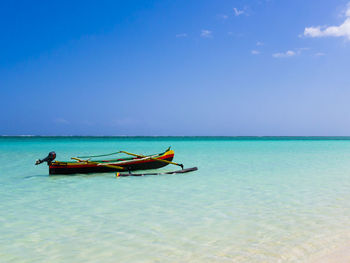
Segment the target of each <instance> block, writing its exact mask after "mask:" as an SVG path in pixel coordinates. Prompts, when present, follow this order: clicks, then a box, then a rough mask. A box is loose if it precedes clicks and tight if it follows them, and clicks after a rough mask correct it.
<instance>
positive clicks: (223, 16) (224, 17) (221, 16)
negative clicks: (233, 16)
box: [218, 14, 228, 20]
mask: <svg viewBox="0 0 350 263" xmlns="http://www.w3.org/2000/svg"><path fill="white" fill-rule="evenodd" d="M218 17H219V18H221V19H223V20H226V19H228V15H225V14H221V15H218Z"/></svg>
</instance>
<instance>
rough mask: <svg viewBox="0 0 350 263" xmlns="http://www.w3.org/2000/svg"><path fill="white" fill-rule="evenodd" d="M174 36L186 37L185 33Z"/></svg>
mask: <svg viewBox="0 0 350 263" xmlns="http://www.w3.org/2000/svg"><path fill="white" fill-rule="evenodd" d="M176 37H187V34H186V33H181V34H176Z"/></svg>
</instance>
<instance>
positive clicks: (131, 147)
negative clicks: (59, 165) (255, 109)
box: [0, 137, 350, 263]
mask: <svg viewBox="0 0 350 263" xmlns="http://www.w3.org/2000/svg"><path fill="white" fill-rule="evenodd" d="M168 146H172V148H173V149H174V150H175V159H174V161H177V162H182V163H183V164H184V165H185V167H192V166H198V168H199V170H198V171H196V172H193V173H189V174H184V175H180V174H178V175H160V176H144V177H125V178H120V177H119V178H116V177H115V174H113V173H106V174H92V175H76V176H49V175H48V167H47V166H46V165H45V164H42V165H40V166H35V165H34V163H35V160H36V159H38V158H43V157H45V156H46V155H47V153H48V152H50V151H56V153H57V159H58V160H68V159H69V158H70V157H71V156H77V155H85V154H102V153H109V152H115V151H118V150H126V151H130V152H136V153H144V154H151V153H158V152H162V151H164V150H165V149H166V148H167V147H168ZM172 169H177V167H171V166H167V167H165V168H163V170H172ZM349 242H350V139H349V138H346V137H345V138H331V137H330V138H308V137H305V138H274V137H268V138H264V137H262V138H253V137H250V138H249V137H248V138H230V137H208V138H205V137H0V262H6V263H7V262H36V263H37V262H52V263H55V262H75V263H78V262H82V263H87V262H113V263H114V262H162V263H163V262H165V263H166V262H308V261H310V260H312V259H313V258H314V257H317V256H320V255H321V256H322V255H323V254H327V253H329V252H331V251H333V250H334V249H336V248H338V247H341V246H343V245H346V244H349Z"/></svg>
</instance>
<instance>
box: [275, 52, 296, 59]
mask: <svg viewBox="0 0 350 263" xmlns="http://www.w3.org/2000/svg"><path fill="white" fill-rule="evenodd" d="M296 54H297V53H296V52H295V51H293V50H288V51H286V52H284V53H275V54H273V55H272V56H273V57H274V58H289V57H293V56H295V55H296Z"/></svg>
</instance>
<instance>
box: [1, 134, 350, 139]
mask: <svg viewBox="0 0 350 263" xmlns="http://www.w3.org/2000/svg"><path fill="white" fill-rule="evenodd" d="M0 138H150V139H151V138H173V139H176V138H184V139H192V138H193V139H196V138H198V139H233V140H350V136H223V135H217V136H216V135H209V136H207V135H205V136H201V135H200V136H197V135H0Z"/></svg>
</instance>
